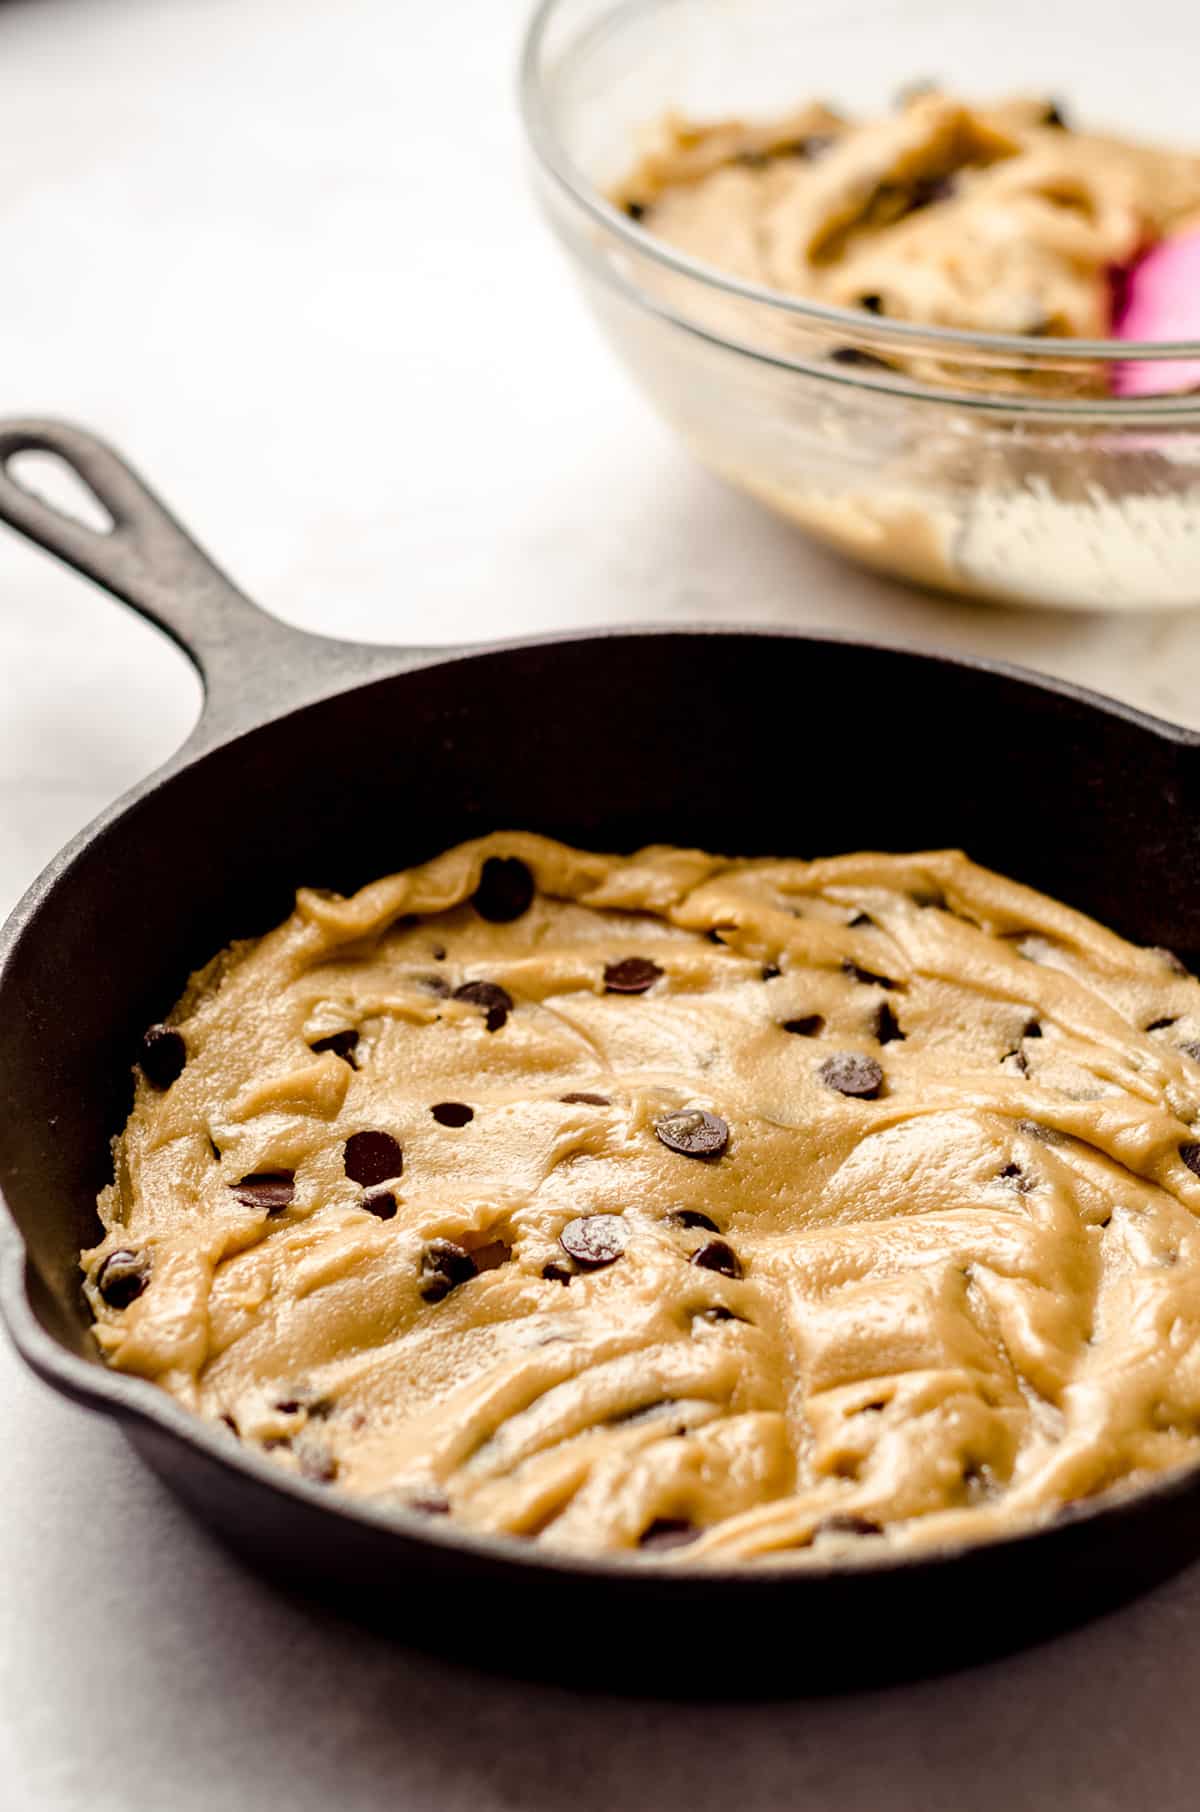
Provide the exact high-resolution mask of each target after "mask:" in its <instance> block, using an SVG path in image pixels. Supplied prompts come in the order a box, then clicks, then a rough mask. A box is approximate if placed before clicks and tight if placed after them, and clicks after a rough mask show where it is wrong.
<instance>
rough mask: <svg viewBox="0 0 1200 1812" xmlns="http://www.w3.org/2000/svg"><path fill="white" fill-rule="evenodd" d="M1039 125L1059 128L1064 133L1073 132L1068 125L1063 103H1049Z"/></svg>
mask: <svg viewBox="0 0 1200 1812" xmlns="http://www.w3.org/2000/svg"><path fill="white" fill-rule="evenodd" d="M1039 124H1041V125H1043V126H1058V127H1059V128H1060V129H1061V130H1062V131H1063V132H1069V131H1070V130H1071V128H1070V127H1069V126H1068V124H1067V119H1066V115H1065V113H1064V112H1063V107H1062V102H1061V101H1047V103H1046V111H1045V113H1043V115H1042V117H1041V120H1040V122H1039Z"/></svg>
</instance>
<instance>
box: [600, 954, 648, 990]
mask: <svg viewBox="0 0 1200 1812" xmlns="http://www.w3.org/2000/svg"><path fill="white" fill-rule="evenodd" d="M661 974H662V970H661V969H660V968H659V966H658V964H657V963H652V962H651V961H650V958H649V957H648V956H626V957H623V958H622V959H621V961H620V962H619V963H606V964H605V968H604V991H605V993H606V994H644V993H645V992H646V990H647V988H652V987H653V986H654V984H655V982H656V981H657V980H658V978H659V976H660V975H661Z"/></svg>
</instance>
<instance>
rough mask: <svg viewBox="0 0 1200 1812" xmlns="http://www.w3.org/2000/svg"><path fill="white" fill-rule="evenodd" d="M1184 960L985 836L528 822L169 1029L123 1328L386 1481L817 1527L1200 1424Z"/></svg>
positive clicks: (1134, 1471) (1027, 1493)
mask: <svg viewBox="0 0 1200 1812" xmlns="http://www.w3.org/2000/svg"><path fill="white" fill-rule="evenodd" d="M1198 1123H1200V984H1198V983H1197V982H1196V981H1195V980H1194V979H1193V978H1192V977H1191V976H1190V975H1189V974H1188V973H1187V971H1186V970H1184V969H1183V967H1182V965H1181V964H1180V963H1179V961H1178V959H1177V958H1175V957H1173V956H1172V955H1171V954H1170V953H1169V952H1167V951H1162V950H1155V949H1139V948H1136V947H1135V946H1133V945H1131V944H1128V943H1126V942H1125V941H1124V940H1123V939H1121V938H1119V937H1117V936H1116V935H1114V934H1113V933H1111V932H1109V931H1106V930H1103V929H1102V928H1101V927H1100V926H1099V925H1097V924H1095V923H1094V922H1093V921H1092V920H1090V919H1088V918H1085V917H1083V916H1082V915H1081V914H1079V913H1077V912H1074V911H1071V910H1069V909H1068V908H1067V907H1065V906H1062V905H1059V904H1056V903H1055V902H1054V901H1053V900H1050V899H1047V898H1046V897H1044V896H1043V895H1041V894H1038V893H1035V892H1033V891H1032V890H1031V889H1029V888H1027V887H1024V886H1021V885H1019V884H1017V883H1016V882H1015V881H1010V880H1005V879H1003V878H1002V877H1000V876H999V875H996V874H993V873H991V872H989V871H988V870H986V869H983V868H979V867H977V866H975V865H974V864H973V863H971V862H970V861H968V860H967V858H966V857H965V856H963V855H961V854H958V853H955V852H945V851H940V852H934V853H927V854H921V855H878V854H860V855H847V856H839V857H835V858H831V859H828V860H820V861H811V862H806V861H734V860H727V859H723V858H720V857H715V856H711V855H705V854H702V853H699V852H697V851H694V850H681V849H672V848H666V847H655V848H650V849H645V850H642V851H641V852H639V853H638V854H637V855H634V856H630V857H617V856H605V855H592V854H586V853H584V852H581V851H579V850H575V849H570V848H566V847H564V846H563V845H561V844H558V843H554V842H549V841H547V840H545V839H543V838H540V837H535V836H528V835H519V834H505V835H497V836H493V837H489V838H485V839H483V840H480V841H477V842H473V843H468V844H464V845H462V846H461V847H459V848H457V849H453V850H451V851H449V852H448V853H447V854H445V855H443V856H440V857H438V858H437V859H436V860H434V861H431V862H428V863H426V864H424V865H423V866H421V867H417V868H414V869H411V870H410V871H408V872H406V873H403V874H399V875H394V876H392V877H390V878H388V879H385V880H380V881H377V882H375V883H373V884H372V885H370V886H368V887H365V888H363V890H362V891H361V892H359V893H357V894H355V895H354V896H353V897H352V898H341V897H337V896H333V895H328V894H323V893H318V892H314V891H310V890H302V891H301V892H300V893H299V895H298V896H297V901H296V907H295V911H294V912H293V914H292V916H291V917H290V918H289V919H288V920H287V921H286V923H284V924H283V925H281V926H280V927H279V928H278V929H277V930H275V931H273V932H271V933H270V934H269V935H268V936H266V937H264V938H263V939H261V940H260V941H256V942H250V943H244V944H239V945H234V946H233V947H232V948H231V949H229V950H228V951H226V952H225V953H224V954H222V955H221V956H219V957H218V958H217V959H216V960H215V961H214V962H213V963H211V964H210V965H209V966H208V967H207V968H206V969H204V970H202V971H201V972H200V973H199V974H198V975H196V976H195V977H194V978H193V979H192V981H191V983H190V984H189V986H188V989H187V991H186V993H185V995H184V997H183V999H182V1000H181V1001H180V1003H179V1005H178V1007H177V1008H176V1009H175V1011H174V1012H173V1013H172V1014H171V1015H170V1017H169V1022H168V1023H167V1024H165V1025H163V1026H158V1027H154V1028H152V1029H151V1031H150V1033H148V1034H147V1039H146V1043H145V1045H144V1048H143V1052H142V1057H141V1062H140V1065H139V1068H138V1071H137V1080H136V1094H135V1100H134V1106H133V1110H132V1113H131V1115H130V1118H129V1121H128V1124H127V1125H126V1127H125V1129H124V1131H123V1132H122V1133H121V1135H120V1137H119V1138H118V1139H117V1140H116V1141H115V1145H114V1154H113V1155H114V1180H113V1182H112V1184H111V1185H110V1186H109V1187H108V1188H107V1189H106V1190H105V1191H104V1193H103V1194H102V1196H101V1197H100V1204H99V1206H100V1213H101V1217H102V1220H103V1223H104V1227H105V1229H106V1231H105V1235H104V1238H103V1240H102V1241H101V1242H100V1244H98V1245H97V1246H96V1247H95V1248H94V1249H93V1250H91V1251H89V1252H85V1253H84V1254H83V1261H82V1262H83V1268H84V1272H85V1277H86V1289H87V1293H88V1297H89V1301H90V1303H91V1306H92V1309H93V1311H94V1315H95V1334H96V1338H97V1340H98V1342H99V1344H100V1347H101V1349H102V1351H103V1353H104V1355H105V1357H106V1359H107V1361H108V1363H109V1364H111V1365H113V1366H115V1367H117V1368H118V1369H119V1370H121V1371H123V1372H129V1373H137V1374H139V1375H141V1376H143V1377H145V1378H149V1379H153V1380H155V1381H156V1382H157V1383H158V1384H160V1385H161V1386H162V1387H163V1388H164V1389H166V1390H168V1391H170V1392H171V1393H172V1394H173V1395H174V1396H175V1397H176V1398H177V1399H178V1400H179V1402H180V1403H182V1404H184V1405H186V1406H187V1407H188V1408H189V1409H191V1410H193V1411H195V1412H196V1413H197V1414H198V1415H200V1416H203V1417H205V1418H207V1419H209V1420H210V1421H212V1422H214V1423H221V1424H224V1425H225V1427H226V1429H227V1431H228V1433H227V1438H228V1439H229V1440H230V1441H231V1442H232V1441H235V1440H240V1441H241V1442H243V1443H246V1444H247V1445H249V1446H252V1447H254V1448H255V1449H257V1450H259V1451H263V1452H266V1453H268V1454H269V1455H270V1456H271V1459H272V1460H273V1461H274V1462H275V1463H276V1464H277V1465H278V1466H279V1467H281V1468H284V1469H286V1470H288V1471H293V1472H299V1473H301V1474H303V1475H304V1476H306V1477H307V1478H309V1479H311V1480H314V1481H318V1482H319V1483H320V1484H321V1485H322V1486H323V1487H327V1488H329V1489H331V1490H334V1491H339V1490H340V1491H345V1492H348V1493H352V1494H353V1495H354V1496H355V1497H356V1498H359V1499H365V1500H368V1501H370V1502H371V1503H373V1504H375V1505H377V1506H383V1507H388V1508H390V1507H396V1508H398V1509H403V1508H408V1509H410V1510H415V1511H418V1512H421V1513H423V1514H425V1515H428V1516H431V1517H434V1516H439V1515H446V1514H448V1515H450V1516H451V1517H453V1518H454V1519H455V1520H456V1521H457V1522H459V1523H461V1524H462V1525H463V1526H465V1527H466V1528H468V1529H472V1530H482V1531H492V1532H499V1533H503V1534H507V1535H512V1536H523V1537H527V1538H530V1539H532V1540H536V1541H538V1542H541V1543H544V1544H547V1545H549V1546H552V1547H554V1548H555V1549H558V1550H575V1551H584V1552H596V1551H609V1552H612V1551H616V1552H620V1553H627V1554H637V1553H638V1552H646V1551H647V1550H648V1551H649V1552H650V1553H651V1554H652V1555H657V1554H665V1555H667V1556H668V1557H669V1558H670V1559H671V1560H672V1561H676V1562H679V1563H681V1564H691V1563H693V1562H695V1563H700V1562H706V1561H711V1562H717V1561H720V1562H728V1561H732V1560H747V1561H748V1560H752V1559H754V1558H755V1557H759V1556H773V1557H779V1556H780V1555H786V1556H789V1557H791V1558H792V1559H794V1560H795V1562H796V1564H799V1565H804V1564H806V1563H809V1562H811V1561H812V1560H813V1559H814V1558H817V1559H825V1558H828V1557H829V1556H830V1555H831V1554H833V1555H842V1554H844V1555H846V1556H849V1557H852V1558H856V1557H867V1556H874V1555H877V1554H880V1553H883V1552H886V1551H888V1550H889V1549H898V1550H911V1549H914V1548H917V1547H920V1546H923V1545H928V1544H933V1543H939V1542H944V1541H947V1540H954V1541H959V1540H968V1541H975V1540H982V1539H985V1538H988V1537H991V1536H995V1535H999V1534H1001V1533H1002V1532H1005V1531H1008V1530H1011V1529H1013V1528H1020V1527H1024V1526H1027V1525H1029V1524H1031V1523H1033V1522H1035V1521H1037V1520H1038V1519H1044V1518H1047V1517H1052V1516H1054V1515H1055V1514H1057V1513H1059V1512H1060V1511H1061V1510H1062V1508H1063V1507H1064V1506H1066V1505H1069V1504H1071V1503H1073V1502H1075V1501H1077V1500H1079V1499H1084V1498H1087V1497H1089V1496H1090V1495H1092V1494H1095V1493H1097V1492H1100V1491H1103V1490H1105V1489H1107V1488H1109V1487H1113V1486H1121V1485H1132V1484H1135V1483H1136V1482H1137V1481H1138V1480H1145V1479H1146V1478H1147V1477H1148V1476H1149V1475H1151V1474H1154V1473H1158V1472H1161V1471H1163V1470H1164V1469H1166V1468H1170V1467H1174V1466H1177V1465H1181V1464H1183V1463H1185V1462H1190V1463H1195V1462H1196V1461H1197V1460H1198V1459H1200V1434H1198V1432H1197V1430H1198V1429H1200V1236H1198V1232H1197V1214H1198V1213H1200V1133H1198V1132H1197V1125H1198Z"/></svg>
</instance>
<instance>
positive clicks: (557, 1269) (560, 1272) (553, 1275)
mask: <svg viewBox="0 0 1200 1812" xmlns="http://www.w3.org/2000/svg"><path fill="white" fill-rule="evenodd" d="M542 1276H543V1278H544V1279H545V1280H546V1282H547V1283H566V1284H569V1283H570V1281H571V1272H570V1271H568V1270H567V1267H566V1266H565V1265H556V1264H553V1263H551V1264H548V1265H543V1266H542Z"/></svg>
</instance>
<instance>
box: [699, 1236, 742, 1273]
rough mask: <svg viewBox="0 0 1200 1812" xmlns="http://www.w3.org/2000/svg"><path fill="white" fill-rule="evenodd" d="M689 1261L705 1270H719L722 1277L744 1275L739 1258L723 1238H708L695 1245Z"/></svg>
mask: <svg viewBox="0 0 1200 1812" xmlns="http://www.w3.org/2000/svg"><path fill="white" fill-rule="evenodd" d="M690 1262H691V1263H692V1264H693V1265H699V1266H700V1267H701V1269H702V1270H705V1271H719V1272H720V1274H721V1276H722V1277H744V1276H745V1272H744V1270H743V1269H742V1261H741V1259H740V1258H739V1257H738V1255H737V1253H736V1252H735V1251H734V1249H733V1247H732V1246H731V1245H729V1244H728V1242H727V1241H726V1240H723V1239H710V1240H707V1241H706V1242H705V1243H704V1245H703V1246H697V1248H696V1250H695V1251H694V1252H693V1253H692V1256H691V1260H690Z"/></svg>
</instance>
